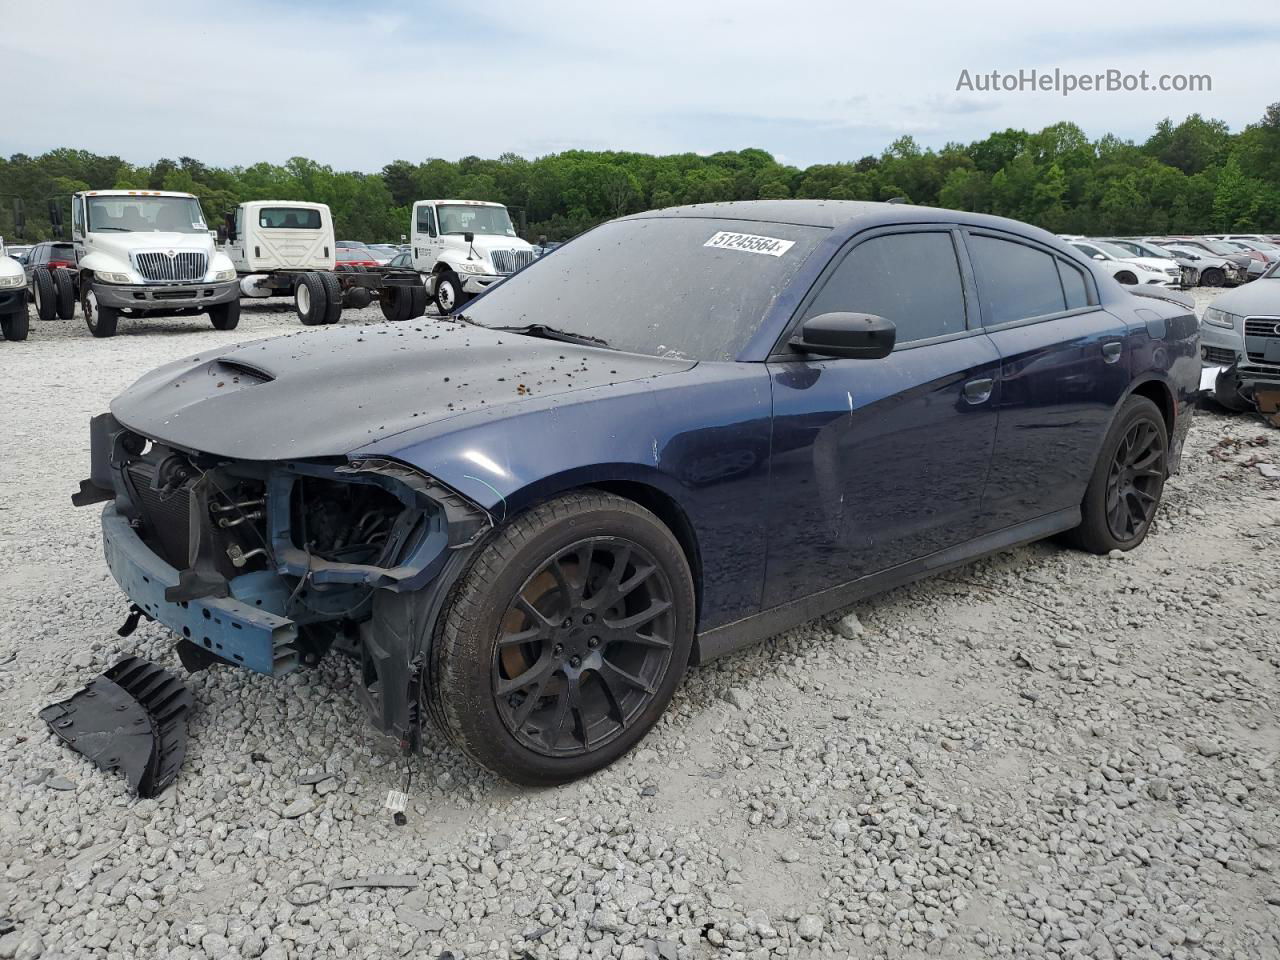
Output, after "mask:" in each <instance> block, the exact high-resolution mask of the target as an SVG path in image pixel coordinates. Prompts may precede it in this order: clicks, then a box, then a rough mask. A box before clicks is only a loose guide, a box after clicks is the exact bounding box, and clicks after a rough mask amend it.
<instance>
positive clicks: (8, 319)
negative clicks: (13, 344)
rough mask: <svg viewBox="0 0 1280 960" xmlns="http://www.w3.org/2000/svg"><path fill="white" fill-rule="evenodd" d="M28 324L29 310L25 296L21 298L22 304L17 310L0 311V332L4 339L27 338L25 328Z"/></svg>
mask: <svg viewBox="0 0 1280 960" xmlns="http://www.w3.org/2000/svg"><path fill="white" fill-rule="evenodd" d="M30 326H31V311H30V308H28V306H27V301H26V298H25V297H24V298H23V300H22V306H20V307H18V309H17V310H14V311H12V312H11V313H0V334H3V335H4V338H5V339H6V340H25V339H27V330H28V329H29V328H30Z"/></svg>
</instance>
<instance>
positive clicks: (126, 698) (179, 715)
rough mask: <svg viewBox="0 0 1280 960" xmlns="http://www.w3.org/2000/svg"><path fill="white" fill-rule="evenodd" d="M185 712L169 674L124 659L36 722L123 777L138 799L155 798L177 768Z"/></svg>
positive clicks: (187, 705) (185, 700) (187, 697)
mask: <svg viewBox="0 0 1280 960" xmlns="http://www.w3.org/2000/svg"><path fill="white" fill-rule="evenodd" d="M190 709H191V693H190V691H188V690H187V688H186V687H185V686H184V685H183V684H182V682H181V681H180V680H178V679H177V678H176V677H174V676H173V674H171V673H169V672H168V671H167V670H165V669H163V668H161V667H158V666H156V665H155V664H154V663H150V662H148V661H146V660H143V659H141V658H139V657H125V658H124V659H123V660H121V661H120V662H119V663H117V664H116V665H115V666H114V667H112V668H111V669H110V670H108V671H107V672H106V673H104V674H103V675H102V676H100V677H98V678H97V679H96V680H94V681H93V682H92V683H90V684H89V685H88V686H87V687H85V688H84V689H83V690H81V691H80V692H78V693H76V694H74V695H73V696H72V697H71V698H70V699H68V700H63V701H62V702H60V703H53V704H50V705H49V706H47V707H45V708H44V709H43V710H41V711H40V719H42V720H43V721H44V722H45V723H47V724H49V729H51V730H52V731H53V732H54V733H55V734H57V735H58V737H60V738H61V739H62V740H64V741H65V742H66V744H67V745H68V746H69V747H71V749H72V750H75V751H76V752H77V753H80V754H83V755H84V756H85V757H87V758H88V759H89V760H92V761H93V762H94V763H95V764H96V765H97V766H98V768H99V769H101V770H105V771H107V772H111V771H113V770H116V771H119V772H120V773H121V774H123V775H124V778H125V782H126V783H128V785H129V789H130V790H132V791H133V792H134V793H136V794H137V795H138V796H140V797H154V796H156V795H158V794H160V793H162V792H163V791H164V789H165V787H167V786H169V784H171V783H173V781H174V778H175V777H177V775H178V770H179V769H180V768H181V767H182V758H183V756H184V755H185V754H186V751H187V711H188V710H190Z"/></svg>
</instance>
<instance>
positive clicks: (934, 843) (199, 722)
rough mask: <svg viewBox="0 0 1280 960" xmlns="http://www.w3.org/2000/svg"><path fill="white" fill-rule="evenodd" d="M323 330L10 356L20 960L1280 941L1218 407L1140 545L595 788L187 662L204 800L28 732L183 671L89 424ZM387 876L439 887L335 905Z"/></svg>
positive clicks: (927, 594) (954, 606)
mask: <svg viewBox="0 0 1280 960" xmlns="http://www.w3.org/2000/svg"><path fill="white" fill-rule="evenodd" d="M1201 299H1202V300H1203V299H1205V298H1203V297H1202V298H1201ZM380 319H381V318H380V314H379V313H378V312H377V310H376V309H374V310H372V311H364V312H362V314H361V316H360V317H358V318H357V317H355V316H353V313H352V312H348V313H347V315H346V319H345V321H344V322H348V323H351V322H380ZM296 323H297V321H296V319H295V318H294V316H293V314H292V312H291V310H290V309H289V308H287V307H284V306H282V305H281V306H276V305H262V304H249V303H246V305H245V311H244V316H243V319H242V321H241V326H240V329H239V330H237V331H234V332H232V333H218V332H215V331H213V330H211V329H210V328H209V326H208V324H207V322H206V321H205V320H204V319H203V318H200V319H197V320H181V321H176V320H175V321H170V322H160V323H153V324H145V325H143V324H133V323H125V324H124V326H123V329H122V331H121V333H120V335H119V336H117V337H116V338H115V339H113V340H106V341H94V340H91V339H90V338H89V336H88V334H87V332H86V331H85V330H84V327H83V325H82V324H81V323H80V321H79V320H78V319H77V320H75V321H69V322H65V323H63V322H53V323H47V324H46V323H33V327H32V335H31V339H30V340H29V341H27V342H26V343H22V344H12V343H2V344H0V356H3V369H4V371H5V373H6V376H5V377H4V380H3V383H2V384H0V391H3V399H2V401H0V411H3V412H2V413H0V418H2V419H0V436H3V437H4V438H5V440H6V443H5V456H4V458H3V460H2V461H0V490H2V491H3V496H0V551H2V555H3V557H4V563H3V565H2V566H0V923H2V924H5V925H6V926H7V925H12V926H13V927H14V929H13V931H12V932H10V933H7V934H6V935H4V936H3V937H0V960H6V958H10V957H18V958H23V960H28V958H32V957H38V956H43V957H67V958H70V957H177V958H181V957H191V958H195V957H209V958H220V957H236V956H244V957H257V956H262V957H265V958H269V960H284V958H295V957H298V958H310V957H316V958H319V957H378V958H382V957H397V956H411V957H433V958H434V957H447V956H449V955H450V954H451V955H452V956H453V957H462V956H466V957H473V956H493V957H508V958H518V957H525V956H531V957H535V958H538V960H543V958H561V960H575V958H580V957H581V958H586V957H607V956H618V957H622V958H624V960H644V958H648V957H661V958H665V960H674V958H709V957H726V958H744V957H746V958H753V960H754V958H763V957H770V956H789V957H808V956H815V957H816V956H822V957H826V956H840V957H844V956H851V957H859V958H861V957H892V958H907V957H917V956H933V955H942V956H953V957H965V958H968V957H982V956H992V957H1037V956H1045V955H1048V954H1055V955H1061V956H1067V957H1076V956H1081V957H1097V958H1110V957H1173V958H1183V957H1224V958H1225V957H1231V958H1240V957H1258V958H1275V957H1277V956H1280V864H1278V863H1277V857H1278V854H1277V843H1280V812H1278V811H1280V804H1278V803H1277V800H1278V799H1280V797H1278V796H1277V786H1276V780H1275V773H1276V769H1275V768H1276V761H1277V756H1278V755H1280V725H1278V720H1277V708H1280V683H1278V681H1277V667H1280V646H1278V643H1277V634H1278V633H1280V631H1278V630H1277V616H1276V611H1277V603H1278V602H1280V586H1278V583H1280V581H1278V580H1277V577H1276V570H1277V561H1278V559H1280V550H1278V548H1280V481H1276V480H1268V479H1266V478H1264V477H1263V476H1262V475H1261V473H1260V472H1259V471H1258V470H1257V469H1256V467H1255V466H1252V465H1250V462H1251V461H1255V460H1262V461H1267V462H1271V463H1280V433H1277V432H1276V431H1275V430H1272V429H1269V428H1267V427H1265V426H1263V425H1262V424H1261V423H1259V422H1258V421H1257V420H1251V419H1248V418H1244V417H1226V416H1222V415H1218V414H1212V413H1204V414H1201V415H1199V416H1198V418H1197V422H1196V423H1195V425H1194V428H1193V430H1192V433H1191V439H1190V441H1189V448H1188V450H1187V454H1186V457H1185V460H1184V463H1183V472H1182V474H1181V475H1180V476H1178V477H1176V478H1174V479H1173V480H1172V481H1171V482H1170V484H1169V485H1168V487H1167V488H1166V492H1165V505H1164V508H1163V510H1162V512H1161V514H1160V518H1159V522H1158V524H1157V526H1156V528H1155V530H1154V531H1153V533H1152V535H1151V537H1150V538H1149V539H1148V541H1147V543H1146V544H1145V545H1144V546H1143V547H1142V548H1140V549H1139V550H1138V551H1137V552H1136V553H1133V554H1130V555H1128V556H1127V557H1125V558H1123V559H1109V558H1098V557H1093V556H1088V555H1083V554H1080V553H1075V552H1071V551H1068V550H1065V549H1062V548H1060V547H1058V546H1056V545H1053V544H1040V545H1035V546H1032V547H1028V548H1024V549H1020V550H1017V551H1014V552H1011V553H1006V554H1002V555H1000V556H997V557H995V558H992V559H987V560H984V561H981V562H980V563H977V564H974V565H972V566H969V567H966V568H964V569H961V570H958V571H954V572H952V573H950V574H947V575H946V576H944V577H942V578H939V579H935V580H931V581H927V582H924V583H921V584H918V585H915V586H912V587H909V588H905V589H900V590H896V591H894V592H892V593H890V594H887V595H885V596H883V597H881V598H879V599H876V600H874V601H871V602H868V603H864V604H860V605H858V607H857V608H856V612H855V613H853V614H852V615H850V616H847V617H845V618H841V617H833V618H830V619H829V620H824V621H814V622H812V623H809V624H807V625H805V626H803V627H800V628H798V629H795V630H792V631H789V632H788V633H785V634H782V635H780V636H778V637H775V638H774V639H772V640H771V641H769V642H768V643H766V644H764V645H763V646H761V647H759V648H757V649H755V650H753V651H749V652H747V653H745V654H743V655H739V656H735V657H733V658H730V659H728V660H725V661H721V662H717V663H715V664H712V665H710V666H708V667H704V668H701V669H695V670H692V671H690V675H689V676H688V678H687V680H686V682H685V683H684V685H683V687H682V688H681V690H680V691H679V693H678V694H677V696H676V699H675V702H674V703H673V705H672V708H671V710H670V711H669V713H668V714H667V716H666V717H665V718H664V719H663V721H662V722H661V723H660V724H659V726H658V727H657V728H656V729H655V730H654V732H653V733H652V734H651V735H650V736H649V738H648V739H647V740H646V741H645V743H644V744H643V745H642V747H641V749H639V750H637V751H636V752H634V753H633V754H632V755H631V756H629V757H628V758H626V759H624V760H623V761H621V762H619V763H618V764H616V765H615V766H614V767H612V768H611V769H609V770H606V771H604V772H603V773H601V774H599V775H597V776H595V777H593V778H591V779H589V780H587V781H585V782H580V783H577V784H573V785H571V786H567V787H562V788H558V789H551V790H540V791H539V790H527V789H518V788H515V787H513V786H511V785H510V784H507V783H505V782H502V781H500V780H497V779H496V778H494V777H492V776H491V775H489V774H487V773H486V772H484V771H483V770H480V769H478V768H477V767H476V766H474V765H473V764H471V763H470V762H468V761H467V760H466V759H465V758H464V757H462V756H461V755H459V754H458V753H457V752H456V751H454V750H453V749H451V748H450V747H448V746H446V745H444V744H442V743H440V742H438V741H437V740H435V739H430V738H429V740H428V743H427V746H426V749H425V753H424V755H422V756H421V757H417V758H414V759H413V760H412V761H411V762H409V763H407V764H406V762H405V761H404V760H403V759H402V758H400V757H398V756H397V754H396V753H395V751H394V750H393V749H392V748H391V747H390V746H389V745H388V744H387V743H385V742H384V741H382V740H380V739H379V738H378V737H377V736H376V735H374V734H372V733H371V732H370V731H369V728H368V727H367V724H366V721H365V718H364V715H363V713H362V709H361V707H360V706H359V704H358V702H357V700H356V697H355V695H354V692H353V683H354V682H355V675H354V673H353V672H352V670H351V669H350V667H349V666H347V665H346V664H345V663H342V662H337V661H331V662H326V663H325V664H323V665H322V666H321V667H320V668H318V669H316V670H314V671H312V672H309V673H305V674H301V675H295V676H293V677H291V678H289V679H288V680H287V681H286V682H273V681H271V680H268V679H266V678H264V677H260V676H257V675H254V674H250V673H245V672H238V671H233V670H224V669H215V670H209V671H205V672H203V673H200V674H196V675H194V676H191V677H189V678H188V680H187V682H188V684H189V685H190V687H191V689H192V692H193V695H194V698H195V702H196V707H195V709H194V711H193V714H192V718H191V723H190V741H189V744H188V748H187V758H186V763H185V765H184V767H183V769H182V772H181V774H180V775H179V778H178V782H177V785H176V787H175V788H173V789H170V790H169V791H168V792H167V793H165V794H164V795H163V796H162V797H160V798H159V799H156V800H143V801H139V800H135V799H133V798H132V797H130V796H129V795H128V794H127V792H126V790H125V786H124V783H123V780H122V779H120V778H119V777H115V776H106V775H104V774H101V773H99V772H98V771H97V770H96V769H95V768H94V767H93V766H92V765H90V764H89V763H88V762H87V761H84V760H82V759H80V758H79V757H78V756H77V755H75V754H73V753H72V752H71V751H69V750H68V749H66V748H64V747H61V746H59V745H58V744H57V743H56V742H55V741H54V739H53V738H52V736H51V735H50V734H49V732H48V730H47V729H46V728H45V726H44V724H43V723H42V722H41V721H40V720H39V719H38V718H37V716H36V713H37V711H38V710H39V708H41V707H42V706H44V705H45V704H47V703H50V702H52V701H53V700H55V699H61V698H63V697H65V696H68V695H70V694H71V693H72V692H74V691H75V690H76V689H78V688H79V687H80V686H81V685H82V684H83V683H85V682H87V681H88V680H89V679H90V678H91V677H93V676H94V675H96V674H97V673H98V672H99V671H101V670H102V669H104V668H106V667H107V666H109V665H110V664H111V663H113V662H115V660H116V659H117V658H118V657H120V656H121V655H122V654H125V653H139V654H141V655H142V656H146V657H149V658H151V659H154V660H156V661H158V662H160V663H162V664H166V665H169V666H171V667H173V668H175V669H178V667H177V662H176V658H175V657H174V656H173V654H172V652H171V648H170V642H171V641H170V638H169V637H168V636H167V635H166V633H165V631H164V630H163V629H160V628H157V627H156V626H155V625H151V624H149V625H144V626H142V627H141V628H140V629H139V630H138V632H137V633H136V634H134V635H133V636H132V637H130V638H129V639H127V640H121V639H119V638H118V637H116V635H115V628H116V627H118V626H119V624H120V622H121V621H122V620H123V618H124V613H125V604H124V599H123V597H122V596H121V595H120V593H119V592H118V590H117V589H116V587H115V584H114V583H113V582H112V580H111V579H110V576H109V575H108V573H107V570H106V567H105V565H104V564H103V562H102V560H101V558H100V554H99V537H98V532H97V511H96V510H94V509H84V510H76V509H73V508H72V507H71V506H70V504H69V502H68V496H69V494H70V493H71V491H72V490H73V489H74V488H75V485H76V482H77V481H78V480H79V479H80V478H81V477H83V476H84V475H85V474H86V472H87V457H88V454H87V431H86V428H87V421H88V418H89V417H90V415H92V414H95V413H98V412H100V411H101V410H103V409H105V408H106V405H107V402H108V400H109V399H110V398H111V396H112V395H114V394H115V393H117V392H118V391H119V390H121V389H122V388H123V387H125V386H126V385H127V384H128V383H129V382H130V381H132V380H133V379H134V378H135V377H136V376H137V375H138V374H140V373H141V372H142V371H143V370H144V369H146V368H149V367H152V366H155V365H157V364H159V363H161V362H164V361H167V360H170V359H174V358H178V357H181V356H184V355H187V354H191V353H194V352H197V351H199V350H201V349H204V348H206V347H207V346H208V345H210V344H217V343H224V342H227V341H232V340H244V339H252V338H254V337H256V336H258V335H263V334H274V333H278V332H286V331H291V330H294V329H296ZM250 428H251V426H250V425H246V429H250ZM1258 437H1266V438H1268V439H1269V440H1270V443H1269V444H1265V445H1259V446H1250V445H1249V441H1250V440H1252V439H1253V438H1258ZM410 773H411V774H412V785H411V787H410V789H409V794H410V805H409V810H408V822H407V824H405V825H404V826H396V825H394V824H393V823H392V821H391V819H390V817H389V815H388V814H387V812H386V811H385V810H383V809H382V804H383V800H384V798H385V797H386V794H387V791H388V790H390V789H398V788H401V787H403V786H404V784H405V781H406V776H407V774H410ZM318 774H326V775H327V777H326V778H324V779H320V780H319V782H316V783H300V781H310V780H315V779H316V776H315V775H318ZM380 874H398V875H402V876H401V877H399V878H398V879H400V880H402V881H404V882H406V883H410V884H412V886H411V887H408V888H384V887H369V886H360V885H357V886H346V887H344V886H340V883H341V881H343V880H360V879H365V880H367V879H368V878H369V877H370V876H373V875H380ZM4 918H7V922H6V920H5V919H4ZM3 929H5V926H0V930H3Z"/></svg>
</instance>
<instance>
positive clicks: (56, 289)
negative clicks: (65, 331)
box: [51, 267, 76, 320]
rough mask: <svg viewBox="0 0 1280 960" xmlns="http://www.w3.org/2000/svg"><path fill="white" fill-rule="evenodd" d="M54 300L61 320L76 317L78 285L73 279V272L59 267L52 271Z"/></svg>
mask: <svg viewBox="0 0 1280 960" xmlns="http://www.w3.org/2000/svg"><path fill="white" fill-rule="evenodd" d="M51 275H52V277H53V299H54V304H55V307H56V309H57V311H58V319H59V320H70V319H71V318H72V317H74V316H75V315H76V285H75V281H74V280H72V279H71V271H70V270H68V269H67V268H66V267H59V268H58V269H57V270H54V271H52V274H51Z"/></svg>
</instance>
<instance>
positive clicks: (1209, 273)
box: [1200, 267, 1227, 287]
mask: <svg viewBox="0 0 1280 960" xmlns="http://www.w3.org/2000/svg"><path fill="white" fill-rule="evenodd" d="M1226 279H1227V277H1226V274H1224V273H1223V272H1222V271H1221V270H1220V269H1219V268H1218V267H1210V268H1209V269H1208V270H1206V271H1205V272H1204V273H1202V274H1200V286H1202V287H1220V286H1222V285H1223V284H1224V283H1225V282H1226Z"/></svg>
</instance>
